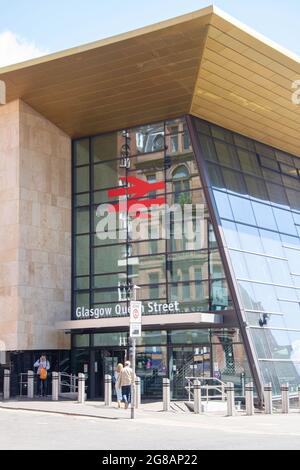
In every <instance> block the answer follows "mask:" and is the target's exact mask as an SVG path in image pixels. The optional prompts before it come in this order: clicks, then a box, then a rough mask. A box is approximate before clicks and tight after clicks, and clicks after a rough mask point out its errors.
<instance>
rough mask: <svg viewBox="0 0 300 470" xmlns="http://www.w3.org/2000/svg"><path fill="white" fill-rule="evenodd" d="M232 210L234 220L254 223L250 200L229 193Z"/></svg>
mask: <svg viewBox="0 0 300 470" xmlns="http://www.w3.org/2000/svg"><path fill="white" fill-rule="evenodd" d="M229 200H230V204H231V207H232V212H233V214H234V219H235V220H236V222H244V223H246V224H252V225H255V218H254V214H253V209H252V205H251V202H250V200H248V199H244V198H241V197H236V196H233V195H229Z"/></svg>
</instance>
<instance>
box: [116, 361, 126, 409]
mask: <svg viewBox="0 0 300 470" xmlns="http://www.w3.org/2000/svg"><path fill="white" fill-rule="evenodd" d="M123 369H124V367H123V364H118V365H117V367H116V370H115V377H114V378H115V390H116V394H117V400H118V408H121V403H122V389H121V388H120V387H119V377H120V375H121V372H122V370H123Z"/></svg>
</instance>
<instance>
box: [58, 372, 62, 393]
mask: <svg viewBox="0 0 300 470" xmlns="http://www.w3.org/2000/svg"><path fill="white" fill-rule="evenodd" d="M61 382H62V380H61V372H59V373H58V396H59V395H60V394H61V393H62V389H61Z"/></svg>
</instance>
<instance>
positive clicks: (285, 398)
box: [280, 383, 290, 414]
mask: <svg viewBox="0 0 300 470" xmlns="http://www.w3.org/2000/svg"><path fill="white" fill-rule="evenodd" d="M280 388H281V406H282V413H283V414H288V413H289V411H290V396H289V390H290V386H289V384H288V383H286V384H282V385H281V387H280Z"/></svg>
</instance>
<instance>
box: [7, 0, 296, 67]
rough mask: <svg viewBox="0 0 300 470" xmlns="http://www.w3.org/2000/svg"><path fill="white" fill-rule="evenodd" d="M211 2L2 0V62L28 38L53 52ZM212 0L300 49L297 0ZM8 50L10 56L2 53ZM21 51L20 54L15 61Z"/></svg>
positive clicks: (35, 50) (29, 44) (32, 45)
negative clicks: (13, 42)
mask: <svg viewBox="0 0 300 470" xmlns="http://www.w3.org/2000/svg"><path fill="white" fill-rule="evenodd" d="M211 3H212V1H209V0H208V1H205V0H150V1H149V2H146V1H145V0H144V1H143V0H85V1H83V0H45V1H41V0H0V7H1V9H0V65H1V54H2V62H3V60H6V61H7V60H9V59H10V58H11V57H12V56H13V52H14V48H17V47H18V45H21V46H22V45H23V46H24V44H25V49H26V52H27V53H28V54H29V55H30V51H31V55H33V56H34V55H39V53H43V52H54V51H57V50H61V49H66V48H69V47H72V46H76V45H80V44H83V43H86V42H90V41H95V40H97V39H101V38H104V37H107V36H112V35H114V34H118V33H121V32H125V31H129V30H131V29H134V28H138V27H142V26H145V25H147V24H151V23H155V22H158V21H161V20H165V19H168V18H171V17H174V16H177V15H181V14H184V13H188V12H190V11H193V10H197V9H200V8H202V7H205V6H207V5H209V4H211ZM214 3H215V5H217V6H219V7H220V8H221V9H223V10H224V11H226V12H227V13H229V14H230V15H232V16H234V17H236V18H237V19H239V20H240V21H242V22H243V23H246V24H247V25H249V26H251V27H252V28H254V29H256V30H257V31H258V32H260V33H262V34H264V35H265V36H267V37H269V38H270V39H273V40H274V41H276V42H277V43H279V44H281V45H282V46H284V47H286V48H288V49H290V50H291V51H293V52H295V53H297V54H298V55H300V27H299V18H300V2H299V0H284V1H283V0H251V1H250V0H248V1H247V0H216V1H215V2H214ZM5 32H6V35H4V33H5ZM8 33H9V34H10V36H8ZM1 34H2V35H1ZM14 40H15V44H14V45H12V43H11V42H12V41H14ZM1 41H2V48H1ZM4 48H6V49H4ZM8 51H9V52H8ZM5 54H6V55H7V56H8V59H7V57H6V59H5V58H4V55H5ZM19 55H20V57H21V56H22V52H21V53H20V54H19ZM23 55H24V47H23ZM18 57H19V56H18V54H17V55H16V58H15V60H14V61H17V60H18ZM21 58H22V57H21ZM11 60H12V59H11Z"/></svg>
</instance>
